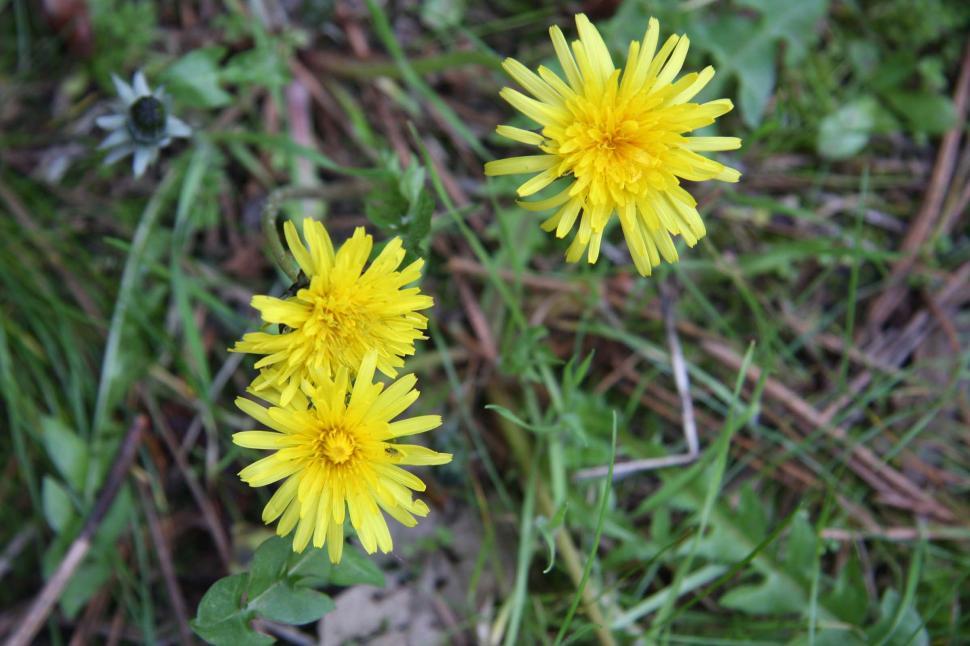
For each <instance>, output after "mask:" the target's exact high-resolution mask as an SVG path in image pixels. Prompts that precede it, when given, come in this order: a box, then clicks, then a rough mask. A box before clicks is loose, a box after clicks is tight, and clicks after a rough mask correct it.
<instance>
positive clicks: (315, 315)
mask: <svg viewBox="0 0 970 646" xmlns="http://www.w3.org/2000/svg"><path fill="white" fill-rule="evenodd" d="M299 298H301V299H303V300H305V301H309V304H310V306H311V307H312V312H311V313H310V316H309V317H308V318H307V320H306V322H305V323H304V324H303V326H302V333H303V334H304V335H305V338H306V339H307V341H308V342H309V343H311V344H313V346H314V347H315V348H316V349H317V350H318V351H319V352H322V353H325V354H327V355H330V354H333V353H335V352H338V351H340V350H341V349H343V350H347V349H348V348H350V347H356V346H358V345H360V343H361V342H362V340H363V339H364V337H366V335H367V332H368V329H369V327H370V326H369V325H368V324H367V316H368V315H367V311H366V304H365V303H364V302H361V299H360V295H359V294H353V293H347V292H341V291H335V292H323V293H321V291H319V289H318V288H315V287H314V286H311V287H310V288H309V289H306V290H301V292H300V294H299Z"/></svg>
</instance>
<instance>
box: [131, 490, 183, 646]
mask: <svg viewBox="0 0 970 646" xmlns="http://www.w3.org/2000/svg"><path fill="white" fill-rule="evenodd" d="M135 483H136V485H137V488H138V496H139V498H141V506H142V509H143V510H144V512H145V520H146V521H148V534H149V536H151V539H152V544H153V545H154V546H155V555H156V556H157V557H158V566H159V568H160V569H161V571H162V578H163V579H164V580H165V591H166V592H167V593H168V600H169V603H171V605H172V613H173V614H174V615H175V625H176V628H177V629H178V637H179V643H180V644H191V643H192V631H191V630H190V629H189V615H188V611H187V610H186V607H185V597H184V596H183V595H182V589H181V588H180V587H179V584H178V579H177V578H176V577H175V564H174V563H173V562H172V551H171V549H169V545H168V541H167V540H166V539H165V533H164V532H163V531H162V525H161V522H159V519H158V512H157V511H156V510H155V500H154V499H153V498H152V492H151V488H150V487H149V485H148V482H146V481H145V479H144V478H140V477H136V478H135Z"/></svg>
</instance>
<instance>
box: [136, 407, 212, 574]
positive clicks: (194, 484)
mask: <svg viewBox="0 0 970 646" xmlns="http://www.w3.org/2000/svg"><path fill="white" fill-rule="evenodd" d="M142 399H143V400H144V402H145V405H146V407H147V408H148V412H149V413H151V415H152V418H153V419H154V421H155V425H154V430H155V431H156V432H157V433H158V434H159V435H160V436H161V437H162V441H163V442H164V443H165V446H166V448H168V451H169V453H171V454H172V457H173V458H174V459H175V466H177V467H178V469H179V471H180V472H181V474H182V478H183V479H184V480H185V484H186V485H187V486H188V488H189V492H190V493H191V494H192V497H193V498H194V499H195V503H196V504H197V505H198V506H199V511H201V512H202V518H203V519H204V521H205V524H206V526H207V527H208V528H209V533H210V534H212V540H213V542H214V543H215V546H216V552H217V553H218V554H219V559H220V560H221V561H222V565H223V567H225V568H226V570H227V571H228V569H229V562H230V561H231V554H230V549H229V538H228V537H227V536H226V532H225V529H224V528H223V526H222V523H220V522H219V514H218V513H217V512H216V509H215V506H214V505H213V504H212V501H210V500H209V498H208V496H206V494H205V491H204V490H203V489H202V486H201V485H200V484H199V480H198V478H196V477H195V474H194V473H192V469H191V468H190V466H189V462H188V460H187V459H186V457H185V454H184V453H183V452H182V450H181V447H179V443H178V440H177V439H176V438H175V434H174V433H173V432H172V429H171V428H170V427H169V425H168V422H167V421H166V420H165V418H164V417H163V416H162V414H161V411H160V410H159V408H158V404H157V403H156V402H155V399H154V398H153V397H151V396H150V395H148V394H146V393H144V392H143V393H142ZM200 426H201V424H200Z"/></svg>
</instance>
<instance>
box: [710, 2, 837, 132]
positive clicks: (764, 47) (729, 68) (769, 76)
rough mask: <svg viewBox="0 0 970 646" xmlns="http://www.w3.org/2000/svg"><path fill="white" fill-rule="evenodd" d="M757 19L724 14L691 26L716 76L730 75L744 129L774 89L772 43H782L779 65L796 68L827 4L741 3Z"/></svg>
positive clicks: (775, 45)
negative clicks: (757, 15)
mask: <svg viewBox="0 0 970 646" xmlns="http://www.w3.org/2000/svg"><path fill="white" fill-rule="evenodd" d="M742 4H744V5H746V6H748V7H751V8H753V9H756V10H757V11H758V12H759V13H760V14H761V16H760V18H759V19H758V20H751V19H748V18H746V17H742V16H739V15H729V16H725V17H723V18H720V19H717V20H714V21H712V22H709V23H703V22H701V23H698V25H697V26H696V27H695V32H696V39H695V40H694V42H695V43H697V45H698V46H699V47H700V48H702V49H706V50H708V51H710V52H711V54H712V55H713V56H714V59H715V62H716V63H717V65H716V68H717V72H718V75H720V76H722V77H723V78H728V77H736V78H737V81H738V104H739V107H740V110H741V117H742V119H743V120H744V123H745V124H746V125H748V126H749V127H752V128H753V127H755V126H757V125H758V124H759V123H761V118H762V116H763V115H764V111H765V107H766V106H767V105H768V99H770V98H771V93H772V92H773V91H774V87H775V61H776V59H777V53H778V43H779V42H784V43H785V62H786V63H787V64H788V65H795V64H797V63H798V62H799V61H800V60H801V59H802V58H803V57H804V56H805V54H806V52H807V51H808V48H809V47H811V45H812V44H813V43H814V41H815V38H816V29H815V25H816V23H817V22H818V21H819V20H820V19H821V18H822V17H823V16H824V15H825V13H826V11H827V9H828V0H799V1H798V2H777V1H776V0H743V1H742Z"/></svg>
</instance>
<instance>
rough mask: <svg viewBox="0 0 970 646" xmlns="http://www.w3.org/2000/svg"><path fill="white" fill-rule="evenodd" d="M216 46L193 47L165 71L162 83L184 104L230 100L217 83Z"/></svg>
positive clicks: (214, 105)
mask: <svg viewBox="0 0 970 646" xmlns="http://www.w3.org/2000/svg"><path fill="white" fill-rule="evenodd" d="M223 53H224V52H223V50H222V48H220V47H210V48H206V49H197V50H194V51H191V52H189V53H188V54H186V55H185V56H183V57H182V58H180V59H179V60H177V61H175V63H173V64H172V66H171V67H169V68H168V70H166V72H165V76H164V78H165V84H166V87H167V88H168V89H169V91H171V93H172V94H173V95H174V96H176V97H177V98H179V99H180V100H181V101H182V102H184V103H186V104H187V105H192V106H197V107H200V108H218V107H221V106H224V105H227V104H228V103H229V102H230V101H232V96H231V95H230V94H229V93H227V92H226V91H225V90H223V89H222V87H221V77H220V71H219V59H220V58H222V55H223Z"/></svg>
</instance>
